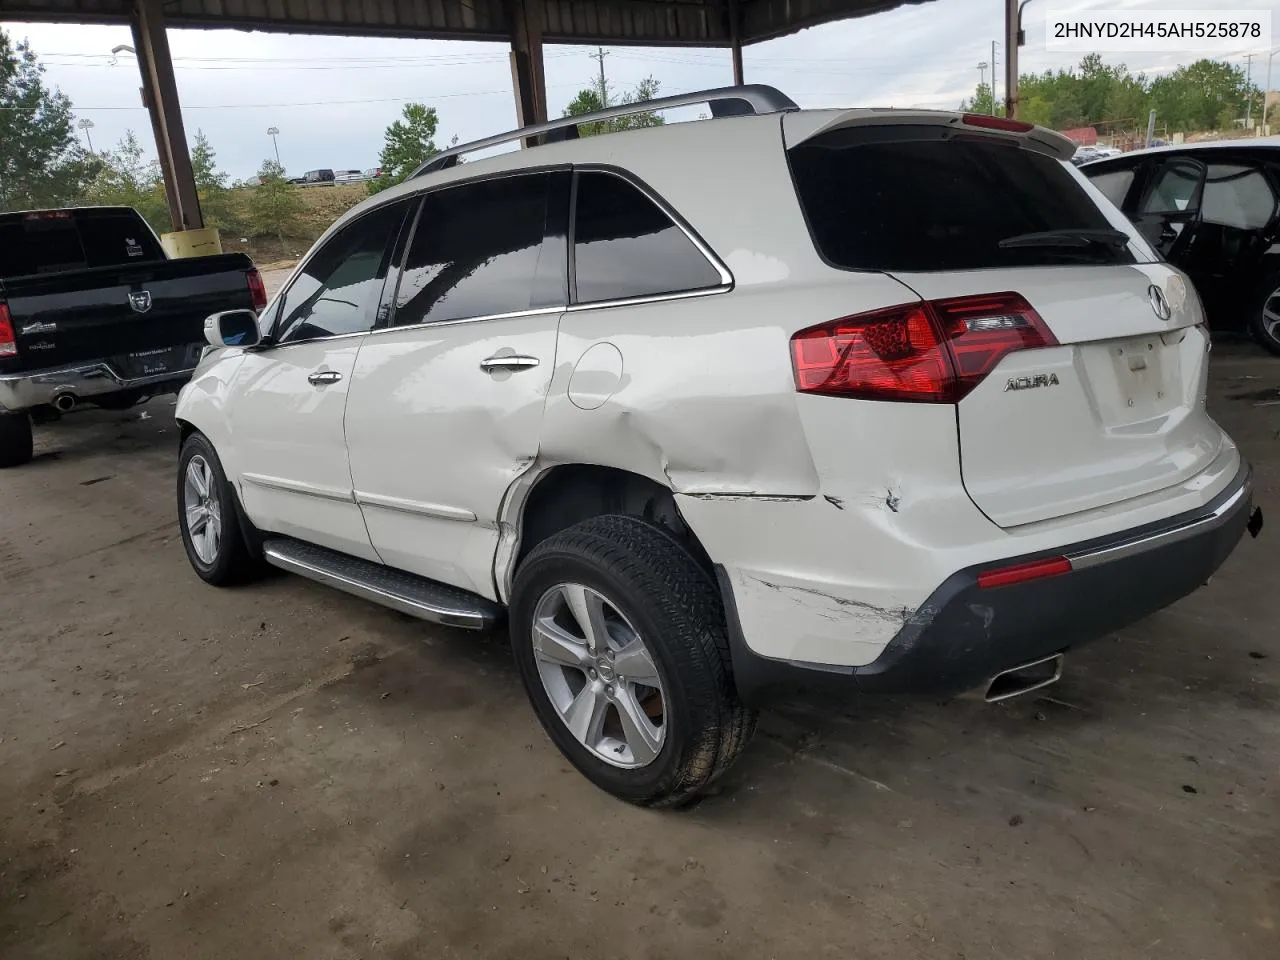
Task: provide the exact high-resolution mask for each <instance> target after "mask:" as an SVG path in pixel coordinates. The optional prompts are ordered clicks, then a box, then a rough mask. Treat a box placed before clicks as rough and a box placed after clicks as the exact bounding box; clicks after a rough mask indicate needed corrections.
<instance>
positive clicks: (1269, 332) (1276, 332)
mask: <svg viewBox="0 0 1280 960" xmlns="http://www.w3.org/2000/svg"><path fill="white" fill-rule="evenodd" d="M1249 332H1250V333H1251V334H1253V339H1255V340H1257V341H1258V343H1259V344H1261V345H1262V346H1263V347H1264V348H1265V349H1267V350H1269V351H1270V352H1271V353H1274V354H1276V355H1280V273H1275V274H1272V275H1271V276H1270V277H1268V278H1267V279H1266V281H1265V282H1264V283H1263V284H1262V286H1261V288H1260V289H1259V291H1258V296H1257V299H1256V300H1255V301H1254V306H1253V309H1252V310H1251V311H1250V313H1249Z"/></svg>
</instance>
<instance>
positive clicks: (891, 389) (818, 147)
mask: <svg viewBox="0 0 1280 960" xmlns="http://www.w3.org/2000/svg"><path fill="white" fill-rule="evenodd" d="M784 128H785V132H786V140H787V144H788V147H789V149H788V155H789V157H790V160H791V169H792V176H793V178H794V180H795V184H796V193H797V197H798V198H799V200H800V203H801V206H802V208H803V209H804V212H805V215H806V218H807V220H808V223H809V227H810V231H811V233H812V235H813V240H814V245H815V247H816V248H817V250H818V251H819V252H820V253H821V254H822V255H823V259H824V260H825V261H826V262H827V263H828V264H830V265H831V266H833V267H836V268H838V269H843V270H849V271H856V272H859V273H861V275H862V276H867V275H869V274H871V273H873V272H874V273H879V274H881V275H883V276H886V277H892V278H894V279H895V280H897V281H898V282H900V283H902V284H904V285H905V286H907V287H909V288H910V290H911V291H912V293H914V294H915V295H916V296H918V297H919V301H917V302H915V303H912V302H910V301H911V297H910V296H909V295H908V296H906V297H903V298H902V299H901V300H900V301H898V303H896V304H895V303H894V302H893V301H892V300H890V299H887V297H888V296H891V294H886V299H885V300H884V301H870V302H866V301H864V303H865V306H864V307H863V308H862V309H863V310H864V311H865V310H868V309H869V310H870V311H871V312H861V313H859V314H858V315H856V316H851V317H850V316H847V317H845V318H844V319H842V320H840V321H837V322H835V323H832V324H828V325H826V326H824V327H821V328H815V329H814V330H807V331H801V332H800V333H798V334H796V335H795V336H794V337H793V344H794V343H797V342H798V344H799V346H798V347H797V351H798V352H797V382H798V386H799V387H800V389H801V390H807V391H810V392H816V393H827V394H831V395H843V396H851V397H859V398H862V399H877V400H896V401H899V402H903V401H907V402H912V403H931V404H950V405H952V409H953V412H954V416H955V419H956V425H957V431H958V440H959V451H958V453H959V461H960V462H959V464H958V468H959V470H960V473H961V475H962V477H963V481H964V486H965V489H966V490H967V492H968V494H969V496H970V498H971V499H972V500H973V502H974V503H975V504H977V506H978V507H979V508H980V509H981V510H982V511H983V512H984V513H985V514H986V515H987V516H988V517H989V518H990V519H991V520H992V521H994V522H995V523H997V524H999V525H1001V526H1004V527H1012V526H1016V525H1018V524H1026V523H1034V522H1036V521H1042V520H1047V519H1050V518H1053V517H1060V516H1064V515H1067V514H1071V513H1077V512H1079V511H1083V510H1090V509H1095V508H1099V507H1105V506H1106V505H1108V504H1112V503H1117V502H1119V501H1123V500H1127V499H1130V498H1133V497H1138V496H1142V495H1143V494H1147V493H1151V492H1153V491H1156V490H1160V489H1163V488H1166V487H1169V486H1172V485H1174V484H1178V483H1180V482H1182V481H1184V480H1186V479H1188V478H1189V477H1192V476H1194V475H1195V474H1197V473H1198V472H1200V471H1202V470H1203V469H1204V468H1205V467H1206V466H1207V465H1208V464H1209V463H1210V462H1211V461H1212V460H1213V459H1214V457H1215V456H1216V455H1217V453H1218V451H1219V449H1220V448H1221V446H1222V444H1223V442H1224V438H1223V436H1222V433H1221V431H1220V430H1219V429H1218V427H1217V426H1216V425H1215V424H1214V423H1213V421H1212V420H1210V419H1209V416H1208V414H1207V412H1206V411H1205V406H1204V390H1205V378H1206V367H1207V365H1206V351H1207V349H1208V338H1207V336H1206V334H1205V332H1204V329H1203V327H1202V326H1201V324H1202V321H1203V316H1202V312H1201V307H1200V301H1199V299H1198V298H1197V297H1196V295H1195V293H1194V291H1193V290H1192V289H1191V287H1190V285H1189V283H1188V281H1187V280H1186V279H1185V278H1184V277H1183V275H1182V274H1180V273H1179V272H1178V271H1176V270H1174V269H1173V268H1171V267H1169V266H1168V265H1167V264H1164V263H1161V262H1158V261H1157V260H1156V257H1155V255H1154V254H1153V252H1152V251H1151V249H1150V248H1149V247H1148V246H1147V245H1146V243H1145V242H1144V241H1143V240H1142V239H1141V238H1140V237H1139V236H1138V234H1137V233H1136V231H1135V230H1134V229H1133V227H1132V225H1131V224H1129V223H1128V222H1127V221H1125V220H1124V218H1123V215H1122V214H1121V213H1120V212H1119V211H1118V210H1116V209H1115V208H1114V207H1113V206H1111V205H1110V204H1108V203H1106V202H1105V200H1104V199H1103V198H1102V196H1101V194H1099V193H1098V192H1097V191H1096V190H1095V189H1094V188H1093V187H1092V186H1090V185H1089V184H1088V182H1087V181H1086V180H1085V179H1084V177H1082V176H1081V175H1080V173H1079V172H1078V171H1076V170H1075V169H1074V168H1073V167H1071V166H1070V164H1068V163H1065V162H1064V160H1063V158H1064V157H1065V156H1069V155H1070V151H1071V145H1070V143H1068V142H1067V141H1066V140H1064V139H1062V138H1061V137H1059V136H1058V135H1057V134H1053V133H1049V132H1048V131H1041V130H1038V129H1036V128H1033V127H1030V126H1029V125H1026V124H1018V123H1016V122H1011V121H1006V120H1003V119H1002V118H994V117H980V116H973V115H968V114H966V115H963V116H961V115H948V114H920V113H912V112H891V113H888V114H877V113H876V112H874V111H847V112H843V113H841V112H832V113H829V114H821V113H819V115H817V116H810V117H805V115H803V114H801V115H788V116H787V117H786V118H785V120H784ZM850 312H851V313H852V312H853V311H850Z"/></svg>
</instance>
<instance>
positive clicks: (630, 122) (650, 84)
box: [563, 77, 666, 137]
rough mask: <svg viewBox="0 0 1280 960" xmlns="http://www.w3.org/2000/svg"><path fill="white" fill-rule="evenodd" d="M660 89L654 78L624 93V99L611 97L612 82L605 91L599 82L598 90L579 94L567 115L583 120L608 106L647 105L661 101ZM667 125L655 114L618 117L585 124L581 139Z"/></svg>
mask: <svg viewBox="0 0 1280 960" xmlns="http://www.w3.org/2000/svg"><path fill="white" fill-rule="evenodd" d="M660 86H661V84H659V82H658V81H657V80H656V79H654V78H653V77H645V78H644V79H643V80H641V81H640V82H639V83H638V84H636V86H635V89H633V90H627V91H624V92H623V93H622V95H621V96H616V97H615V96H613V95H611V92H610V84H609V81H608V80H605V81H604V85H603V88H602V86H601V84H600V83H599V82H597V83H596V84H595V85H594V86H591V87H588V88H587V89H585V90H579V91H578V95H577V96H576V97H574V98H573V99H572V100H570V101H569V106H567V107H565V110H564V114H563V115H564V116H566V117H580V116H582V115H584V114H587V113H594V112H595V111H597V110H603V109H604V108H605V107H606V106H610V107H616V106H621V105H626V104H633V103H644V102H645V101H646V100H652V99H654V98H655V97H657V95H658V90H659V88H660ZM665 122H666V120H665V118H664V117H663V116H662V115H661V114H658V113H655V112H654V111H652V110H645V111H642V112H640V113H633V114H629V115H627V116H625V117H616V118H614V119H613V120H601V121H599V122H598V123H584V124H581V125H579V127H578V136H580V137H593V136H596V135H597V134H601V133H617V132H618V131H620V130H637V129H640V128H641V127H660V126H662V124H663V123H665Z"/></svg>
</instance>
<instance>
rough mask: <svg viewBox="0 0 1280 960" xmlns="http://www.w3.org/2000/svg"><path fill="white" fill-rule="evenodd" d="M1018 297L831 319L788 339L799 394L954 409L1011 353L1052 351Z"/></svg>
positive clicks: (959, 300) (1052, 342) (1050, 340)
mask: <svg viewBox="0 0 1280 960" xmlns="http://www.w3.org/2000/svg"><path fill="white" fill-rule="evenodd" d="M1057 343H1058V341H1057V339H1056V338H1055V337H1054V335H1053V333H1052V331H1050V330H1049V328H1048V327H1047V326H1045V323H1044V321H1043V320H1042V319H1041V318H1040V315H1039V314H1038V313H1036V311H1035V310H1034V309H1033V308H1032V306H1031V304H1029V303H1027V301H1026V300H1025V299H1024V298H1023V297H1022V296H1020V295H1019V294H1016V293H994V294H987V295H983V296H976V297H956V298H953V299H949V300H933V301H929V302H920V303H909V304H903V305H902V306H897V307H889V308H887V309H884V310H875V311H872V312H870V313H862V314H858V315H857V316H853V317H845V318H843V319H841V320H834V321H832V322H831V323H824V324H820V325H818V326H816V327H810V328H809V329H807V330H801V331H800V332H799V333H797V334H795V335H793V336H792V338H791V362H792V366H793V369H794V371H795V377H796V389H797V390H799V391H800V392H801V393H817V394H824V395H827V396H840V397H857V398H861V399H864V400H903V401H909V402H915V403H957V402H959V401H960V400H961V398H963V397H964V396H965V395H966V394H968V393H969V391H971V390H972V389H973V388H974V387H975V386H977V385H978V384H979V383H980V382H981V381H982V379H983V378H984V377H986V375H987V374H988V373H990V372H991V371H992V370H993V369H995V366H996V364H998V363H999V362H1000V361H1001V359H1003V358H1004V357H1005V356H1006V355H1007V354H1009V353H1012V352H1013V351H1015V350H1030V349H1034V348H1036V347H1049V346H1056V345H1057Z"/></svg>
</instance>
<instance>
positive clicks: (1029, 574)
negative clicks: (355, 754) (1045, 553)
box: [978, 557, 1071, 590]
mask: <svg viewBox="0 0 1280 960" xmlns="http://www.w3.org/2000/svg"><path fill="white" fill-rule="evenodd" d="M1070 572H1071V561H1070V560H1068V559H1067V558H1066V557H1049V558H1048V559H1047V560H1032V561H1031V562H1030V563H1016V564H1014V565H1013V566H1011V567H998V568H996V569H995V570H984V571H983V572H982V573H980V574H978V586H979V587H980V588H982V589H983V590H987V589H990V588H991V587H1007V586H1009V585H1010V584H1014V583H1025V582H1026V581H1028V580H1040V579H1042V578H1043V577H1056V576H1059V575H1060V574H1063V573H1070Z"/></svg>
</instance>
